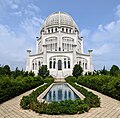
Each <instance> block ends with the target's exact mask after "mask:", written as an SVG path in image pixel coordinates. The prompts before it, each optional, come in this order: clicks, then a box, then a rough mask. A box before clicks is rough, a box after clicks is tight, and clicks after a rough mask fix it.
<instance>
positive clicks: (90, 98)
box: [20, 76, 100, 115]
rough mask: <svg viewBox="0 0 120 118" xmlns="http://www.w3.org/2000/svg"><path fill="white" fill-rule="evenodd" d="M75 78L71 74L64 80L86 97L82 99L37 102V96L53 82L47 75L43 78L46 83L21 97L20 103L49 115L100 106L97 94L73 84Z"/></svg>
mask: <svg viewBox="0 0 120 118" xmlns="http://www.w3.org/2000/svg"><path fill="white" fill-rule="evenodd" d="M75 80H76V78H75V77H72V76H70V77H67V78H66V81H69V83H70V84H71V85H72V86H73V87H75V88H76V89H77V90H78V91H80V92H81V93H82V94H84V95H85V97H86V99H84V100H80V99H76V100H74V101H72V100H64V101H60V102H56V101H53V102H51V103H45V102H41V103H39V102H38V101H37V97H38V96H39V95H40V94H41V93H42V92H43V91H44V90H45V89H46V88H47V87H48V86H49V85H50V84H51V83H52V82H53V78H51V77H47V78H45V79H44V81H45V82H48V83H47V84H46V85H44V86H42V87H39V88H38V89H36V90H35V91H33V92H32V93H31V94H30V95H29V96H28V97H26V98H25V97H23V98H22V100H21V103H20V105H21V107H22V108H24V109H26V108H29V109H32V110H33V111H35V112H38V113H43V114H51V115H53V114H54V115H59V114H76V113H84V112H86V111H88V110H89V109H90V108H91V107H98V106H100V100H99V98H98V96H96V95H94V94H93V93H91V92H88V91H87V90H86V89H84V88H82V87H80V86H77V85H76V84H74V82H75ZM24 102H25V103H24ZM28 104H29V105H28ZM25 105H26V106H25Z"/></svg>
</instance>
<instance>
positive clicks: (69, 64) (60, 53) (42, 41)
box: [26, 12, 93, 78]
mask: <svg viewBox="0 0 120 118" xmlns="http://www.w3.org/2000/svg"><path fill="white" fill-rule="evenodd" d="M83 49H84V48H83V37H81V36H80V32H79V29H78V27H77V25H76V23H75V21H74V20H73V18H72V17H71V16H70V15H69V14H67V13H64V12H56V13H53V14H51V15H49V16H48V17H47V18H46V20H45V21H44V23H43V26H42V28H41V30H40V36H39V37H37V40H36V53H35V54H31V50H27V64H26V71H31V70H32V71H33V72H34V73H35V74H36V75H37V73H38V70H39V68H40V67H41V65H47V67H48V70H49V71H50V75H52V76H53V77H55V78H65V77H67V76H69V75H72V71H73V67H74V65H75V64H80V65H81V67H82V68H83V74H85V73H86V72H92V71H93V66H92V55H91V52H92V50H88V54H85V53H84V50H83Z"/></svg>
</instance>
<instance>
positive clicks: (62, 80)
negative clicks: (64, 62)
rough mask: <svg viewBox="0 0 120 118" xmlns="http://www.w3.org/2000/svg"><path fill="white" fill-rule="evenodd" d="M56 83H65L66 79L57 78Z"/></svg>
mask: <svg viewBox="0 0 120 118" xmlns="http://www.w3.org/2000/svg"><path fill="white" fill-rule="evenodd" d="M54 82H55V83H65V82H66V81H65V79H64V78H55V80H54Z"/></svg>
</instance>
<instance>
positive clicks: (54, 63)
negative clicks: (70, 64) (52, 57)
mask: <svg viewBox="0 0 120 118" xmlns="http://www.w3.org/2000/svg"><path fill="white" fill-rule="evenodd" d="M55 65H56V62H55V61H54V62H53V68H54V69H55Z"/></svg>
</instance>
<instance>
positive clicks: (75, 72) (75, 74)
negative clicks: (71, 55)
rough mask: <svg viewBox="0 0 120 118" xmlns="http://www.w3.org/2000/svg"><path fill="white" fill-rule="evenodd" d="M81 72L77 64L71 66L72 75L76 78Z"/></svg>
mask: <svg viewBox="0 0 120 118" xmlns="http://www.w3.org/2000/svg"><path fill="white" fill-rule="evenodd" d="M82 72H83V69H82V67H81V66H80V65H79V64H76V65H75V66H74V68H73V73H72V74H73V76H74V77H76V78H78V76H81V75H82Z"/></svg>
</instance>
